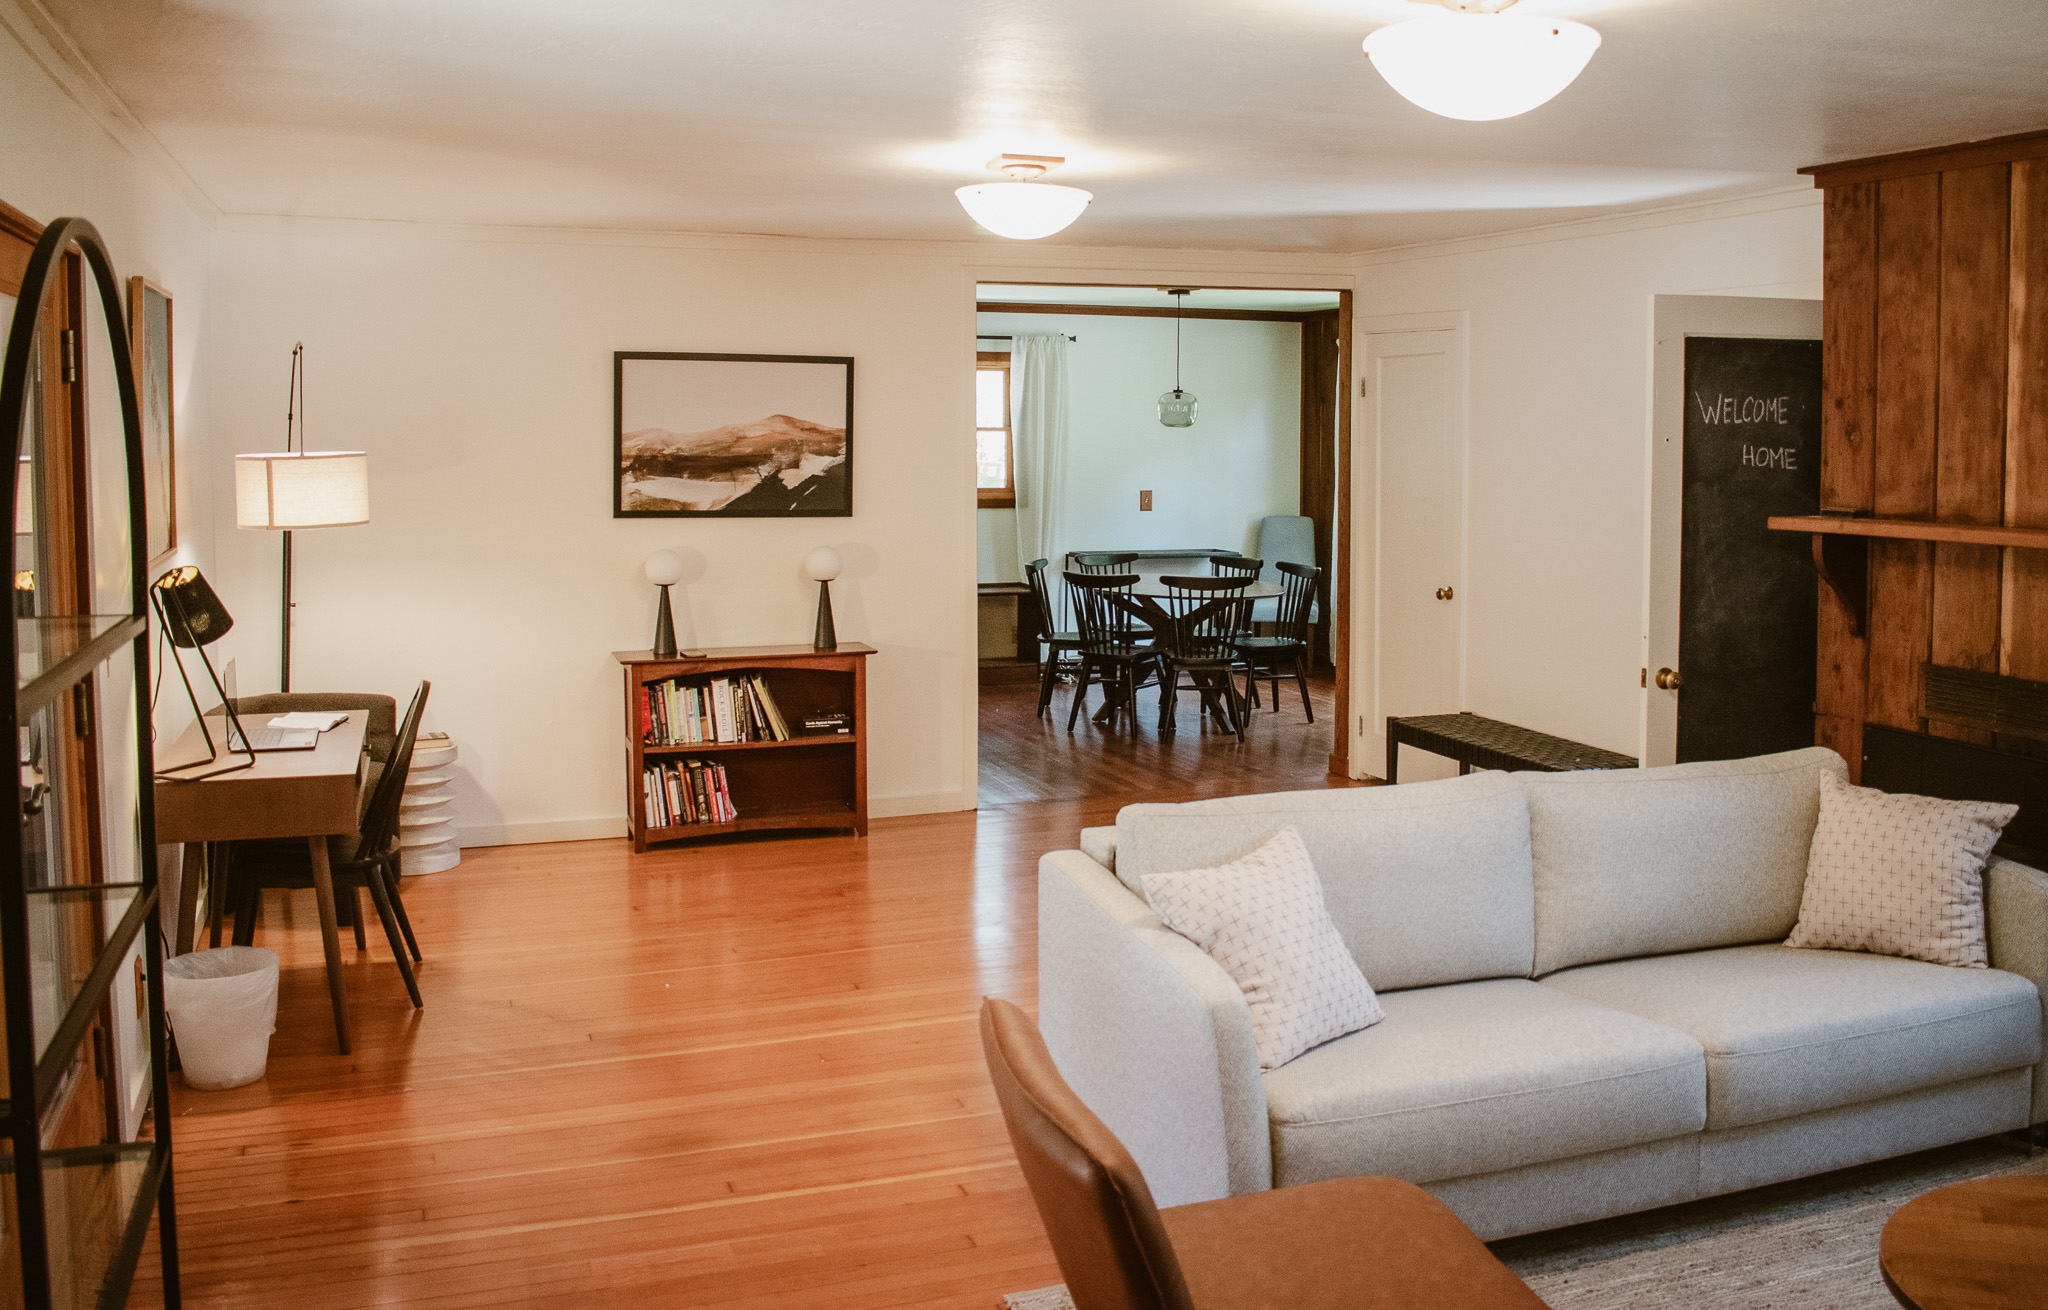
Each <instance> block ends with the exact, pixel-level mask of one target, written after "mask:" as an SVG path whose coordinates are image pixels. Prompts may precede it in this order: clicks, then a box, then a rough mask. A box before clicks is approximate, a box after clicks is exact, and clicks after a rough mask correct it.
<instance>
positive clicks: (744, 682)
mask: <svg viewBox="0 0 2048 1310" xmlns="http://www.w3.org/2000/svg"><path fill="white" fill-rule="evenodd" d="M640 738H641V740H642V741H643V742H645V743H646V744H647V745H649V746H694V745H696V744H698V743H699V742H728V743H730V742H743V741H788V740H789V724H788V723H787V722H786V721H785V720H784V719H783V717H782V711H781V710H780V709H779V708H777V706H776V704H775V697H774V696H773V695H771V694H770V693H769V691H768V684H767V682H766V681H765V680H763V679H762V677H761V675H760V674H758V673H739V674H734V675H732V676H731V677H723V678H706V679H703V680H701V681H697V682H685V681H684V680H683V679H681V678H670V679H667V680H666V681H663V682H650V683H648V684H646V685H645V686H643V687H641V689H640Z"/></svg>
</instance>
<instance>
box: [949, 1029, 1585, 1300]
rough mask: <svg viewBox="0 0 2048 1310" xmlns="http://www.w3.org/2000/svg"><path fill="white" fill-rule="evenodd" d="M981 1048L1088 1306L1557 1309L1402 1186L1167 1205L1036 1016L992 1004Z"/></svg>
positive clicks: (1368, 1181)
mask: <svg viewBox="0 0 2048 1310" xmlns="http://www.w3.org/2000/svg"><path fill="white" fill-rule="evenodd" d="M981 1049H982V1053H983V1055H984V1056H985V1057H986V1058H987V1060H988V1072H989V1078H990V1080H991V1081H992V1082H993V1083H994V1084H995V1089H996V1101H997V1103H998V1104H999V1105H1000V1106H1001V1107H1002V1111H1003V1122H1004V1124H1005V1125H1006V1126H1007V1127H1008V1128H1009V1130H1010V1144H1011V1146H1013V1147H1014V1148H1015V1149H1016V1152H1017V1163H1018V1164H1020V1165H1022V1166H1023V1168H1024V1181H1025V1183H1026V1184H1027V1185H1028V1186H1029V1187H1030V1188H1031V1199H1032V1200H1033V1201H1034V1202H1036V1203H1037V1205H1038V1215H1039V1218H1040V1219H1041V1220H1043V1221H1044V1223H1045V1232H1046V1236H1047V1237H1049V1238H1051V1239H1052V1251H1053V1255H1054V1256H1055V1257H1057V1258H1058V1260H1059V1262H1060V1273H1061V1274H1062V1275H1064V1276H1065V1278H1066V1280H1067V1292H1068V1294H1069V1295H1070V1296H1072V1297H1073V1300H1074V1306H1075V1310H1546V1307H1545V1306H1544V1303H1543V1302H1542V1300H1541V1299H1539V1298H1538V1297H1537V1295H1536V1294H1535V1293H1534V1292H1532V1291H1530V1290H1529V1288H1528V1286H1527V1285H1526V1284H1525V1283H1523V1282H1522V1280H1521V1279H1519V1278H1517V1277H1515V1275H1514V1274H1513V1273H1511V1272H1510V1271H1509V1270H1508V1267H1507V1266H1506V1265H1503V1264H1502V1263H1501V1262H1500V1261H1499V1260H1498V1259H1496V1258H1495V1257H1494V1254H1493V1252H1491V1251H1489V1250H1487V1249H1486V1246H1485V1244H1484V1243H1482V1242H1481V1241H1480V1240H1479V1239H1478V1238H1477V1237H1475V1236H1474V1235H1473V1233H1472V1230H1471V1229H1469V1228H1467V1227H1465V1225H1464V1224H1462V1223H1460V1222H1459V1221H1458V1217H1457V1216H1456V1215H1454V1214H1452V1213H1451V1212H1450V1211H1449V1210H1448V1209H1446V1208H1445V1207H1444V1205H1443V1203H1442V1202H1440V1201H1438V1200H1437V1199H1436V1198H1435V1197H1433V1196H1431V1195H1430V1194H1429V1193H1427V1192H1425V1191H1423V1190H1422V1189H1421V1188H1419V1187H1417V1186H1415V1185H1414V1184H1413V1183H1405V1182H1402V1181H1400V1180H1399V1179H1394V1178H1333V1179H1330V1180H1328V1181H1325V1182H1320V1183H1306V1184H1303V1185H1301V1186H1297V1187H1279V1188H1274V1189H1272V1190H1270V1191H1264V1192H1247V1193H1245V1194H1244V1195H1242V1196H1231V1197H1226V1198H1224V1199H1223V1200H1220V1201H1197V1202H1196V1203H1195V1204H1193V1205H1176V1206H1172V1207H1170V1208H1168V1209H1165V1210H1161V1209H1160V1208H1159V1207H1158V1206H1157V1205H1156V1204H1155V1203H1154V1202H1153V1200H1152V1189H1151V1188H1149V1187H1147V1186H1146V1185H1145V1175H1144V1174H1143V1173H1141V1172H1140V1171H1139V1169H1138V1163H1137V1161H1135V1160H1133V1159H1132V1158H1131V1153H1130V1152H1129V1151H1127V1150H1125V1149H1124V1145H1123V1143H1122V1142H1120V1141H1118V1140H1117V1138H1116V1134H1115V1133H1112V1132H1111V1131H1110V1130H1109V1127H1108V1125H1106V1124H1104V1123H1103V1122H1102V1120H1100V1119H1098V1118H1096V1117H1095V1115H1094V1114H1093V1113H1092V1112H1091V1111H1090V1110H1089V1109H1088V1107H1087V1106H1086V1105H1084V1104H1082V1103H1081V1098H1080V1097H1078V1096H1076V1095H1074V1091H1073V1089H1072V1088H1070V1087H1068V1086H1067V1084H1066V1080H1065V1079H1063V1078H1061V1077H1060V1074H1059V1070H1058V1069H1057V1068H1056V1067H1054V1065H1053V1062H1052V1056H1051V1054H1050V1053H1048V1052H1047V1051H1046V1049H1045V1041H1044V1039H1043V1038H1041V1037H1040V1036H1039V1035H1038V1029H1037V1027H1036V1026H1034V1025H1033V1024H1032V1022H1031V1017H1030V1016H1029V1015H1027V1014H1025V1013H1024V1012H1023V1011H1022V1010H1020V1009H1018V1008H1017V1007H1016V1006H1014V1005H1012V1004H1010V1003H1009V1002H1008V1001H999V1000H996V999H995V998H994V997H988V998H985V999H984V1000H983V1001H982V1003H981Z"/></svg>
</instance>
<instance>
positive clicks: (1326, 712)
mask: <svg viewBox="0 0 2048 1310" xmlns="http://www.w3.org/2000/svg"><path fill="white" fill-rule="evenodd" d="M1269 690H1270V689H1269V688H1268V687H1267V686H1266V685H1265V684H1263V683H1262V684H1261V685H1260V688H1259V694H1260V696H1261V697H1263V698H1265V703H1264V705H1263V706H1262V707H1261V708H1259V709H1255V710H1253V711H1252V717H1251V720H1250V723H1249V726H1248V727H1247V728H1246V730H1245V740H1244V741H1242V742H1240V741H1238V740H1237V736H1236V734H1234V733H1232V732H1230V731H1229V730H1228V729H1226V728H1220V727H1217V726H1216V725H1215V723H1213V722H1205V721H1203V719H1202V718H1201V716H1200V714H1199V713H1198V709H1199V707H1198V705H1197V703H1196V697H1194V696H1192V695H1190V694H1189V693H1187V692H1182V693H1181V695H1180V696H1179V698H1178V702H1177V713H1176V714H1175V715H1174V728H1175V731H1174V732H1173V733H1172V734H1171V735H1170V736H1166V737H1162V736H1160V735H1159V730H1158V695H1157V693H1156V692H1155V691H1153V690H1151V689H1149V688H1148V689H1146V690H1144V691H1141V692H1140V693H1139V694H1138V707H1139V712H1138V718H1139V730H1138V732H1137V733H1136V735H1135V736H1134V735H1133V734H1132V733H1131V731H1130V729H1129V728H1128V727H1126V728H1124V729H1122V730H1121V731H1118V732H1111V731H1109V730H1108V729H1107V728H1103V727H1100V726H1098V725H1096V724H1095V723H1093V722H1091V721H1090V719H1089V714H1090V712H1091V711H1092V710H1093V709H1095V708H1096V707H1097V706H1099V705H1101V703H1102V693H1101V691H1100V690H1099V689H1090V691H1089V693H1088V700H1087V706H1088V708H1087V709H1084V710H1082V712H1081V717H1080V719H1079V720H1078V721H1077V722H1076V723H1075V724H1074V728H1073V731H1072V732H1069V731H1068V730H1067V709H1068V706H1069V705H1071V704H1072V696H1073V692H1072V690H1071V689H1070V688H1067V687H1060V688H1059V689H1057V690H1056V691H1054V692H1053V698H1052V706H1051V709H1050V710H1049V711H1048V712H1047V714H1046V716H1045V717H1044V718H1039V717H1038V716H1037V714H1036V710H1037V707H1038V687H1037V685H1036V684H1032V685H1030V686H1017V685H1006V686H984V687H983V688H982V689H981V777H980V792H981V803H982V804H983V805H1010V804H1015V803H1017V802H1019V801H1042V800H1079V799H1083V798H1086V797H1090V796H1118V797H1121V798H1123V799H1124V800H1125V801H1134V800H1188V799H1192V798H1194V797H1198V796H1231V795H1237V794H1240V793H1244V792H1260V791H1283V790H1292V789H1295V788H1301V787H1322V786H1327V785H1331V784H1341V783H1343V782H1345V781H1346V780H1345V779H1341V778H1330V777H1329V762H1330V750H1331V747H1332V745H1333V735H1334V733H1335V727H1336V725H1335V723H1334V715H1335V705H1336V683H1335V682H1334V681H1332V680H1331V678H1330V677H1329V676H1328V675H1324V676H1322V677H1319V678H1312V679H1310V680H1309V699H1310V702H1311V703H1312V704H1313V705H1314V706H1315V711H1316V720H1315V722H1314V723H1310V722H1308V720H1307V719H1306V718H1305V717H1303V715H1302V712H1301V694H1300V692H1299V691H1298V690H1297V689H1296V688H1295V686H1294V685H1293V684H1292V683H1291V682H1283V683H1281V684H1280V706H1279V708H1278V710H1275V709H1274V707H1273V701H1272V699H1271V696H1270V694H1269Z"/></svg>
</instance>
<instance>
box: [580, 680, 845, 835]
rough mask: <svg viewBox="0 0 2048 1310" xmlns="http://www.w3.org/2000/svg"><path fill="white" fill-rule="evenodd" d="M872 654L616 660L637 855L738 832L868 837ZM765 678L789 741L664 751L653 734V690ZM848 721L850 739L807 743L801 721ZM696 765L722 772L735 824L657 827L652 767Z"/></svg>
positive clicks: (813, 737) (838, 736)
mask: <svg viewBox="0 0 2048 1310" xmlns="http://www.w3.org/2000/svg"><path fill="white" fill-rule="evenodd" d="M872 654H874V648H873V647H870V646H863V645H860V644H858V643H856V642H843V643H841V644H840V645H839V646H838V648H836V649H834V650H813V649H812V648H811V647H809V646H727V647H720V648H715V649H712V650H708V651H706V652H705V653H704V658H702V659H657V658H655V656H654V653H653V652H652V651H645V650H620V651H613V652H612V658H613V659H615V660H617V661H618V662H619V664H620V665H621V666H622V667H623V668H624V670H625V683H626V685H625V693H626V694H625V731H626V815H627V823H628V825H629V831H630V833H631V835H632V838H633V849H634V850H635V851H636V852H638V851H644V850H646V849H647V848H648V847H649V846H652V845H656V844H659V843H664V842H677V841H694V840H701V839H703V838H706V837H716V836H722V835H724V834H726V833H734V832H776V831H789V832H797V831H804V830H811V831H819V830H823V831H846V832H853V833H855V834H858V835H861V836H865V835H866V834H867V830H868V753H867V734H868V722H867V657H868V656H870V655H872ZM753 677H759V679H760V685H762V686H764V687H765V688H767V690H768V693H769V695H770V696H771V697H772V698H773V700H774V702H775V705H776V707H777V708H778V709H779V710H780V712H781V716H782V719H783V721H784V723H785V724H786V725H787V726H788V729H789V732H790V736H789V739H788V740H786V741H772V740H765V741H722V742H721V741H710V740H707V741H693V742H690V743H688V744H686V745H662V744H656V743H657V741H658V740H659V739H658V738H650V734H649V733H648V731H647V727H646V714H645V704H646V696H647V692H648V689H649V688H650V687H655V688H658V687H660V686H661V685H662V684H666V683H670V682H679V683H680V684H682V685H684V686H690V687H700V686H705V685H708V684H709V683H711V682H712V681H714V680H719V679H726V680H733V679H740V678H749V679H751V678H753ZM832 714H844V715H847V716H849V718H848V725H847V726H848V731H846V732H838V731H824V732H816V733H807V732H805V731H804V728H803V721H804V720H805V719H807V718H816V717H820V716H825V715H832ZM691 763H701V764H704V765H710V766H717V767H722V768H723V769H724V771H725V772H724V777H725V782H726V786H727V789H728V791H729V793H730V796H731V799H732V805H733V808H734V809H735V810H737V811H738V815H737V817H735V818H733V819H730V820H728V821H724V822H702V823H670V824H666V825H657V824H655V823H653V822H651V821H650V817H649V814H648V805H647V799H646V791H645V788H646V778H647V774H648V771H649V769H650V768H651V767H660V766H663V765H680V766H687V765H688V764H691Z"/></svg>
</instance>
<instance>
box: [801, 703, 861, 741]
mask: <svg viewBox="0 0 2048 1310" xmlns="http://www.w3.org/2000/svg"><path fill="white" fill-rule="evenodd" d="M803 728H804V734H805V735H806V736H812V737H815V736H818V735H820V734H824V733H841V734H845V733H850V732H852V731H853V716H852V715H851V714H848V713H846V712H845V711H844V710H833V711H831V712H830V713H825V714H806V715H804V717H803Z"/></svg>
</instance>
